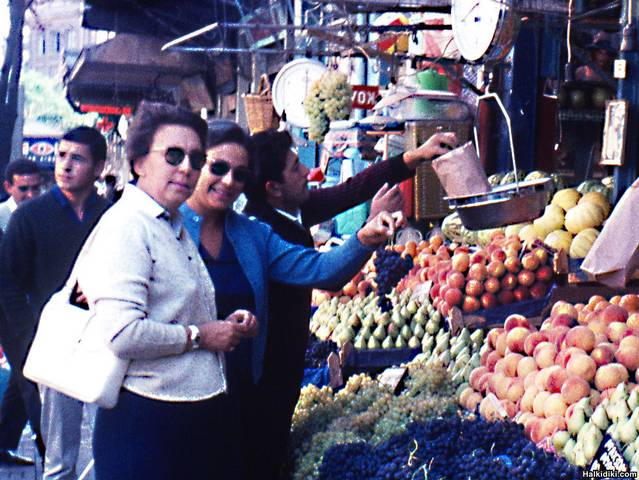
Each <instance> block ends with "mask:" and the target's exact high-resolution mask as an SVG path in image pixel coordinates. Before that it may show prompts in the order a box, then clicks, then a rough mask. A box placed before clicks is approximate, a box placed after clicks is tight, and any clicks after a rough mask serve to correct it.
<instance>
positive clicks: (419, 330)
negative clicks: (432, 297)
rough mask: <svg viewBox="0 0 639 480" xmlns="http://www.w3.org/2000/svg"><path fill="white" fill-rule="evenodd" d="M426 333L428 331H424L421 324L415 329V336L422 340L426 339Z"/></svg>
mask: <svg viewBox="0 0 639 480" xmlns="http://www.w3.org/2000/svg"><path fill="white" fill-rule="evenodd" d="M425 333H426V331H425V330H424V327H422V326H421V325H420V324H419V323H418V324H417V325H415V328H413V334H414V335H415V336H416V337H417V338H419V339H420V340H421V339H422V338H424V334H425Z"/></svg>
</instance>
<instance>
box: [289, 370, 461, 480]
mask: <svg viewBox="0 0 639 480" xmlns="http://www.w3.org/2000/svg"><path fill="white" fill-rule="evenodd" d="M406 367H407V368H408V374H407V377H406V379H405V380H404V386H405V388H404V389H403V390H402V391H401V392H400V393H399V394H398V395H395V394H393V392H392V391H391V388H390V387H389V386H387V385H384V384H382V383H379V382H378V381H376V380H374V379H372V378H371V377H369V376H367V375H365V374H360V375H355V376H352V377H350V378H349V380H348V382H347V383H346V385H345V387H344V388H343V389H342V390H340V391H339V392H337V393H334V392H333V391H332V390H331V389H330V388H329V387H323V388H321V389H320V388H317V387H315V386H312V385H309V386H306V387H304V388H303V389H302V392H301V396H300V400H299V402H298V404H297V406H296V408H295V413H294V415H293V426H292V430H291V442H290V445H291V454H292V464H293V470H294V471H293V472H292V478H293V479H296V480H297V479H300V480H302V479H307V478H317V477H318V475H319V467H320V465H321V464H322V458H323V456H324V453H325V451H326V450H328V449H329V448H330V447H331V446H333V445H335V444H339V443H354V442H367V443H369V444H371V445H380V444H382V443H383V442H386V441H388V439H389V438H391V437H392V436H393V435H397V434H401V433H402V432H404V431H405V430H406V428H407V427H408V425H410V424H411V423H413V422H424V421H426V420H428V419H430V418H435V417H439V416H442V415H449V414H453V413H454V412H455V411H456V404H455V401H454V390H453V387H452V384H451V383H450V375H449V374H448V372H446V370H445V369H444V368H443V367H441V366H432V365H431V366H429V367H428V368H426V367H424V366H423V364H422V363H420V362H410V363H408V364H407V365H406ZM344 478H346V477H344Z"/></svg>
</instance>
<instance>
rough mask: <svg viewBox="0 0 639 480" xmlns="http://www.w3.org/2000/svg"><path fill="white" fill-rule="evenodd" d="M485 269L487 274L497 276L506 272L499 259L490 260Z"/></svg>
mask: <svg viewBox="0 0 639 480" xmlns="http://www.w3.org/2000/svg"><path fill="white" fill-rule="evenodd" d="M486 269H487V270H488V275H490V276H491V277H496V278H499V277H501V276H502V275H503V274H504V273H506V267H505V266H504V263H503V262H500V261H492V262H490V263H489V264H488V266H487V267H486Z"/></svg>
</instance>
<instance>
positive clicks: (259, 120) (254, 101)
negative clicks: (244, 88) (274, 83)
mask: <svg viewBox="0 0 639 480" xmlns="http://www.w3.org/2000/svg"><path fill="white" fill-rule="evenodd" d="M242 98H243V99H244V111H245V112H246V121H247V123H248V126H249V130H250V131H251V135H252V134H254V133H257V132H262V131H264V130H269V129H271V128H275V127H276V126H277V122H278V118H277V115H276V113H275V109H274V108H273V97H272V96H271V84H270V83H269V81H268V77H267V76H266V74H262V76H261V77H260V83H259V85H258V88H257V92H256V93H245V94H244V95H242Z"/></svg>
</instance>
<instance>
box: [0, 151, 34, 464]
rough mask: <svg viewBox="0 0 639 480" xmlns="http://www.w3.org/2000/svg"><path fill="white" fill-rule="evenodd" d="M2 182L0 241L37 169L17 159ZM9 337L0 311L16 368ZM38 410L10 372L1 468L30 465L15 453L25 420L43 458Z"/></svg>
mask: <svg viewBox="0 0 639 480" xmlns="http://www.w3.org/2000/svg"><path fill="white" fill-rule="evenodd" d="M4 178H5V180H4V189H5V190H6V191H7V193H8V194H9V195H10V197H9V199H8V200H7V201H5V202H2V203H0V238H1V237H2V234H3V233H4V231H5V230H6V229H7V225H8V224H9V219H10V218H11V215H12V214H13V212H15V211H16V209H17V208H18V206H20V205H21V204H22V203H23V202H25V201H27V200H31V199H32V198H35V197H37V196H38V195H40V192H41V188H42V176H41V175H40V169H39V168H38V165H37V164H36V163H35V162H33V161H31V160H27V159H23V158H21V159H19V160H15V161H13V162H10V163H9V165H7V168H6V170H5V172H4ZM11 337H12V335H11V329H10V328H9V325H8V322H7V319H6V318H5V316H4V315H3V313H2V311H0V344H2V347H3V349H4V351H5V355H6V357H7V360H8V361H9V365H11V366H13V365H19V362H20V361H19V356H20V351H19V350H16V349H15V348H14V347H15V346H16V342H13V341H12V340H11ZM40 408H41V406H40V397H39V396H38V391H37V389H36V388H35V385H33V384H32V383H31V382H29V381H28V380H26V379H25V378H24V376H23V375H22V371H21V369H19V368H12V369H11V375H10V377H9V383H8V384H7V388H6V390H5V392H4V396H3V397H2V404H1V405H0V464H1V465H7V466H11V465H22V466H27V465H33V460H32V459H30V458H26V457H23V456H21V455H18V454H16V453H15V450H16V449H17V448H18V445H19V444H20V438H21V437H22V431H23V430H24V426H25V425H26V423H27V420H28V421H29V422H30V423H31V430H33V432H34V433H35V434H36V443H37V445H38V450H39V451H40V454H41V455H44V443H43V442H42V438H41V436H40Z"/></svg>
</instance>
